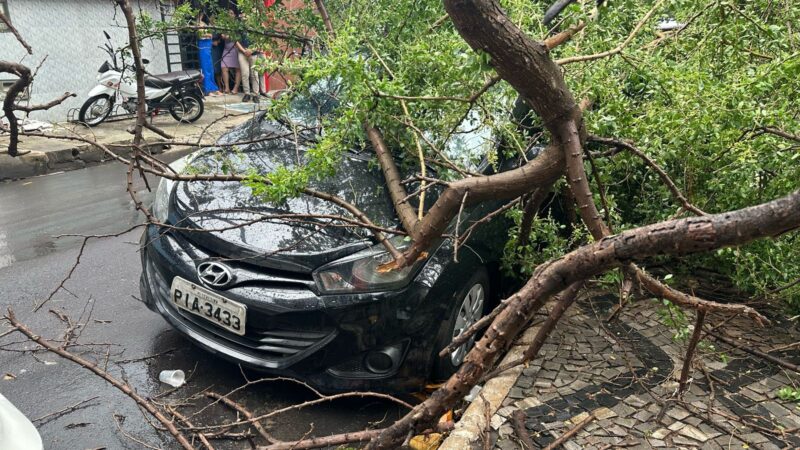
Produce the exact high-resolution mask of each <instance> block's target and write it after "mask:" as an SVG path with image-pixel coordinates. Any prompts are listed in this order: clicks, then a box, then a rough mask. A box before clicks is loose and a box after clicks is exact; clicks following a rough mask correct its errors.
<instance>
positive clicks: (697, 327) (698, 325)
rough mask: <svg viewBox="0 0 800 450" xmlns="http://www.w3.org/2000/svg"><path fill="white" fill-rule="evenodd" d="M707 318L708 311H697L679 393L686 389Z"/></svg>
mask: <svg viewBox="0 0 800 450" xmlns="http://www.w3.org/2000/svg"><path fill="white" fill-rule="evenodd" d="M705 319H706V312H705V311H703V310H698V311H697V319H696V320H695V323H694V331H693V332H692V338H691V339H690V340H689V345H687V346H686V356H685V357H684V359H683V369H681V379H680V384H679V386H678V395H681V394H683V391H684V390H686V381H687V380H688V379H689V370H690V369H691V367H692V360H693V359H694V350H695V348H697V343H698V342H700V335H701V334H702V332H703V322H704V321H705Z"/></svg>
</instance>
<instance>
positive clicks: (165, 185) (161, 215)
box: [152, 155, 192, 223]
mask: <svg viewBox="0 0 800 450" xmlns="http://www.w3.org/2000/svg"><path fill="white" fill-rule="evenodd" d="M191 156H192V155H186V156H184V157H183V158H180V159H177V160H175V161H174V162H173V163H172V164H170V165H169V166H170V167H171V168H172V170H174V171H175V173H178V174H180V173H181V172H183V169H185V168H186V166H187V165H188V164H189V162H190V161H191V159H190V157H191ZM173 186H175V182H174V181H173V180H169V179H167V178H162V179H161V181H160V182H159V183H158V188H157V189H156V196H155V198H154V199H153V208H152V213H153V216H154V217H155V219H156V220H157V221H159V222H161V223H166V222H167V218H169V198H170V196H171V195H172V187H173Z"/></svg>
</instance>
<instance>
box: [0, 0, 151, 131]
mask: <svg viewBox="0 0 800 450" xmlns="http://www.w3.org/2000/svg"><path fill="white" fill-rule="evenodd" d="M132 3H133V6H134V10H135V11H138V9H139V8H141V10H142V11H145V12H147V13H149V14H150V15H151V16H152V17H153V18H155V19H157V20H160V19H161V15H160V12H159V10H158V7H157V3H158V2H157V0H138V1H135V2H132ZM8 9H9V15H10V19H11V22H12V23H13V24H14V26H15V27H16V28H17V29H18V30H19V32H20V34H22V36H23V37H24V38H25V40H26V41H28V43H29V44H30V45H31V46H32V47H33V55H28V54H27V53H26V52H25V50H24V49H23V48H22V46H21V45H19V43H17V41H16V40H15V39H14V36H13V35H12V34H11V33H0V59H6V60H11V61H19V62H22V63H23V64H25V65H26V66H28V67H30V68H31V69H32V70H33V69H35V68H36V67H37V66H38V65H39V64H40V63H41V62H42V61H43V60H44V63H43V64H42V66H41V68H40V69H39V73H38V75H37V76H36V78H35V79H34V82H33V86H32V88H31V102H32V103H44V102H47V101H50V100H52V99H53V98H55V97H58V96H59V95H61V94H63V93H64V92H74V93H76V94H77V95H78V96H77V97H75V98H70V99H68V100H67V101H65V102H64V103H63V104H61V105H60V106H57V107H55V108H53V109H51V110H49V111H35V112H33V113H31V118H34V119H39V120H49V121H54V122H63V121H65V120H67V112H68V110H69V109H70V108H80V107H81V105H82V104H83V102H84V101H86V98H87V94H88V92H89V90H90V89H91V88H93V87H94V86H95V85H96V84H97V81H96V79H97V69H98V68H99V67H100V65H101V64H102V63H103V61H105V60H106V59H107V56H106V54H105V53H104V52H103V51H102V50H101V49H99V48H98V46H99V45H102V44H103V43H104V42H105V37H104V36H103V30H105V31H107V32H108V34H109V35H111V39H112V42H113V43H114V44H115V45H117V46H122V45H124V44H125V43H127V41H128V35H127V29H126V28H125V18H124V17H123V16H122V14H121V13H119V12H118V11H115V8H114V6H113V3H112V2H111V1H109V0H8ZM115 12H117V14H116V15H115ZM142 56H143V57H144V58H147V59H149V60H150V64H149V65H148V66H147V68H148V71H150V72H151V73H163V72H166V71H167V61H166V51H165V48H164V42H163V41H162V40H146V41H145V42H144V43H143V45H142ZM45 58H46V60H45ZM13 79H14V77H13V76H10V75H8V74H0V80H13ZM76 115H77V114H76Z"/></svg>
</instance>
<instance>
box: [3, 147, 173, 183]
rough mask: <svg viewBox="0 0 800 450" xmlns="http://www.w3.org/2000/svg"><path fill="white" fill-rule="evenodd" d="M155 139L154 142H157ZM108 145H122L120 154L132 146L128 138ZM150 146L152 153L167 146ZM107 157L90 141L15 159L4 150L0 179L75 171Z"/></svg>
mask: <svg viewBox="0 0 800 450" xmlns="http://www.w3.org/2000/svg"><path fill="white" fill-rule="evenodd" d="M151 142H153V141H151ZM154 142H156V143H157V142H158V141H154ZM103 144H106V143H103ZM111 144H114V145H121V146H122V147H116V148H115V150H116V151H117V153H118V154H119V155H120V156H123V157H124V156H127V155H129V154H130V152H131V149H132V147H131V146H130V140H127V141H119V142H114V143H111ZM126 144H127V145H126ZM150 149H151V151H152V152H153V154H159V153H163V152H164V150H165V149H166V146H165V145H154V146H151V147H150ZM110 160H111V157H109V156H107V155H106V154H105V153H104V152H103V151H102V150H101V149H99V148H97V147H95V146H93V145H90V144H81V145H76V146H75V147H70V148H64V149H58V150H53V151H49V152H40V151H32V152H30V153H28V154H25V155H22V156H18V157H16V158H14V157H11V156H9V155H8V154H6V153H0V181H5V180H17V179H21V178H29V177H33V176H38V175H46V174H48V173H54V172H66V171H70V170H78V169H83V168H86V167H90V166H94V165H97V164H102V163H104V162H107V161H110Z"/></svg>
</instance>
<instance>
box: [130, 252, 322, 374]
mask: <svg viewBox="0 0 800 450" xmlns="http://www.w3.org/2000/svg"><path fill="white" fill-rule="evenodd" d="M146 267H147V277H148V279H149V280H150V284H151V290H152V292H153V293H154V294H156V295H158V297H159V298H158V299H157V301H160V302H161V303H162V305H163V307H164V308H166V309H168V310H169V312H170V315H171V316H173V317H175V318H177V319H178V320H180V321H181V322H182V323H183V324H184V325H186V326H187V327H189V328H191V329H192V330H194V331H196V332H200V333H202V334H206V335H207V334H213V335H214V336H217V337H219V338H223V339H225V340H226V341H228V342H229V343H232V344H234V345H235V347H236V349H237V350H239V351H244V352H246V353H248V354H251V355H253V356H255V357H258V358H263V359H270V360H273V361H275V362H279V363H280V362H283V363H286V364H289V363H291V362H293V361H294V360H297V359H300V358H302V357H303V356H304V355H306V354H308V353H311V352H312V351H314V350H316V349H318V348H320V347H322V346H323V345H325V344H327V343H328V342H330V341H331V340H332V339H333V338H334V337H335V336H336V328H335V327H333V326H331V325H328V324H326V323H324V322H323V320H324V319H320V318H319V317H320V316H321V315H320V314H314V315H313V316H311V315H309V314H307V313H284V314H277V315H271V314H266V313H263V312H261V311H258V310H255V309H253V308H248V310H247V323H246V328H245V334H244V336H239V335H236V334H233V333H231V332H229V331H227V330H225V329H223V328H219V327H217V326H215V325H214V324H212V323H209V322H206V321H205V320H203V319H202V318H200V317H197V316H195V315H193V314H190V313H188V312H186V311H183V310H181V309H179V308H176V307H175V306H173V305H172V302H171V301H169V298H170V283H168V282H167V280H166V279H165V278H164V276H163V275H162V273H161V271H160V270H157V269H156V267H155V265H154V264H153V262H152V261H151V260H150V259H149V258H148V259H147V263H146Z"/></svg>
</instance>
